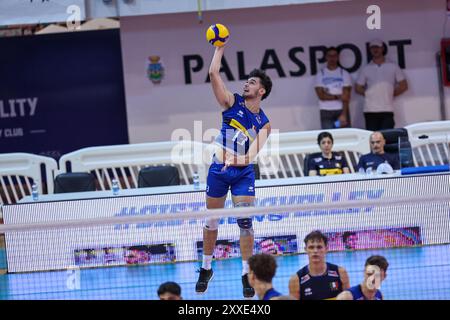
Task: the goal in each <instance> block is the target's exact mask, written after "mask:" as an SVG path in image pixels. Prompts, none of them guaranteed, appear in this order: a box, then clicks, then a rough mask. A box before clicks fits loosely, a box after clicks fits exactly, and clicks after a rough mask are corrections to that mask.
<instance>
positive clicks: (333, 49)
mask: <svg viewBox="0 0 450 320" xmlns="http://www.w3.org/2000/svg"><path fill="white" fill-rule="evenodd" d="M330 51H336V52H337V53H338V54H339V50H338V48H336V47H328V48H327V49H326V50H325V55H327V54H328V53H329V52H330Z"/></svg>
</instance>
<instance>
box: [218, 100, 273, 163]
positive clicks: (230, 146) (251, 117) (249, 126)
mask: <svg viewBox="0 0 450 320" xmlns="http://www.w3.org/2000/svg"><path fill="white" fill-rule="evenodd" d="M268 122H269V119H268V118H267V116H266V114H265V113H264V111H263V110H262V109H261V108H260V109H259V112H258V113H253V112H251V111H250V110H249V109H247V108H246V107H245V100H244V98H243V97H242V96H241V95H239V94H237V93H235V94H234V104H233V105H232V106H231V107H230V108H228V109H227V110H225V111H223V112H222V129H221V130H220V134H219V135H218V136H217V138H216V140H215V141H216V143H218V144H219V145H221V146H223V147H224V148H225V149H226V150H227V151H228V152H232V153H233V154H237V155H245V154H246V153H247V152H248V149H249V147H250V145H251V144H252V142H253V141H254V140H255V139H256V136H257V135H258V133H259V130H261V128H262V127H264V126H265V125H266V124H267V123H268Z"/></svg>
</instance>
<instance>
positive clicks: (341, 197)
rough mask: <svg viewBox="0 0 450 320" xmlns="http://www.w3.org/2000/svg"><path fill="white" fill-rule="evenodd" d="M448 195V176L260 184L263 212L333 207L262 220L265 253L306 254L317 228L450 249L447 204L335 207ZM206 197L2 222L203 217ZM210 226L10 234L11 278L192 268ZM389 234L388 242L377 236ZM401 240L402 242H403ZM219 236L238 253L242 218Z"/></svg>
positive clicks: (78, 207)
mask: <svg viewBox="0 0 450 320" xmlns="http://www.w3.org/2000/svg"><path fill="white" fill-rule="evenodd" d="M448 193H449V175H448V174H441V175H429V176H408V177H396V178H381V179H373V180H354V181H341V182H327V183H318V184H289V181H288V180H287V181H286V185H279V186H271V187H258V188H257V189H256V197H257V201H256V206H258V207H269V206H270V207H277V206H283V205H292V204H308V203H326V204H329V205H330V207H329V209H326V210H313V211H310V210H309V211H305V210H301V211H298V212H287V213H273V214H262V215H256V216H254V217H253V218H252V219H253V224H254V229H255V237H256V239H257V241H256V245H257V246H259V247H260V248H261V249H262V247H263V245H267V241H266V240H267V239H270V240H273V241H275V242H279V243H284V246H285V248H284V249H283V248H280V250H281V251H282V252H284V253H299V252H303V245H302V241H303V238H304V237H305V235H306V234H308V233H309V232H311V231H313V230H317V229H320V230H322V231H323V232H326V233H328V234H330V238H333V239H335V238H336V237H337V234H344V233H347V234H348V233H352V234H357V235H359V237H360V238H361V239H363V238H364V237H365V239H366V240H361V241H366V243H362V244H360V245H359V247H357V248H359V249H365V248H370V247H373V246H375V247H389V246H405V245H407V244H408V245H410V246H411V245H430V244H443V243H450V216H449V208H450V207H449V203H437V204H426V203H423V204H417V203H416V204H412V205H403V206H396V207H377V206H373V205H371V206H368V207H362V208H361V207H355V208H351V207H349V208H345V209H336V208H333V203H335V204H337V203H339V202H343V201H356V200H379V201H380V203H381V202H382V201H383V200H386V199H397V198H403V197H414V196H432V195H446V194H448ZM204 199H205V198H204V192H200V191H199V192H186V193H175V194H155V195H140V196H126V197H125V196H123V197H111V198H103V199H83V200H71V201H54V202H37V203H23V204H16V205H8V206H5V207H4V208H3V216H4V222H5V224H6V225H8V224H21V223H37V222H51V221H66V220H76V219H94V218H110V217H119V216H120V217H131V216H138V215H170V214H176V213H180V212H191V211H203V210H205V200H204ZM226 207H229V208H231V207H232V204H231V200H228V201H227V203H226ZM202 226H203V221H200V220H171V221H160V222H151V223H139V224H119V225H102V226H93V227H83V228H65V229H49V230H35V231H21V232H7V233H6V234H5V237H6V253H7V262H8V272H28V271H43V270H61V269H67V268H71V267H74V266H75V267H95V266H105V265H125V264H139V263H155V262H156V263H158V262H174V261H192V260H196V259H198V257H199V254H201V252H200V251H199V250H201V241H202ZM383 234H385V237H383V238H381V239H378V238H379V237H380V236H382V235H383ZM399 237H400V238H402V239H403V240H396V239H397V238H399ZM218 239H219V240H220V241H222V242H221V243H222V244H223V243H224V241H225V242H226V243H228V245H229V247H230V248H231V247H233V245H232V243H233V242H234V243H237V241H238V239H239V228H238V226H237V221H236V218H235V217H229V218H224V219H221V220H220V227H219V235H218ZM339 241H340V242H339ZM339 241H338V242H336V241H334V242H333V243H332V244H330V246H331V247H332V248H333V250H342V246H343V243H342V240H339ZM367 241H369V242H367ZM331 242H332V241H331V240H330V243H331ZM234 247H236V246H234ZM236 250H238V249H236ZM256 250H258V248H256ZM144 254H145V255H144ZM150 254H151V255H152V258H150V257H149V255H150ZM236 254H237V253H236ZM114 256H115V258H114ZM105 259H106V260H108V259H109V262H108V261H105Z"/></svg>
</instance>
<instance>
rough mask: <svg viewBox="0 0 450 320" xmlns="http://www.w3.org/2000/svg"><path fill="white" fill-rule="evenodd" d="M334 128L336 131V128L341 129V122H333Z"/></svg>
mask: <svg viewBox="0 0 450 320" xmlns="http://www.w3.org/2000/svg"><path fill="white" fill-rule="evenodd" d="M334 127H335V128H336V129H337V128H340V127H341V122H340V121H339V120H336V121H335V122H334Z"/></svg>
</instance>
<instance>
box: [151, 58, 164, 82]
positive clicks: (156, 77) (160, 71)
mask: <svg viewBox="0 0 450 320" xmlns="http://www.w3.org/2000/svg"><path fill="white" fill-rule="evenodd" d="M148 61H149V64H148V66H147V76H148V78H149V79H150V80H151V81H152V82H153V83H154V84H159V83H161V80H162V79H163V78H164V67H163V65H162V63H161V61H160V56H150V57H148Z"/></svg>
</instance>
